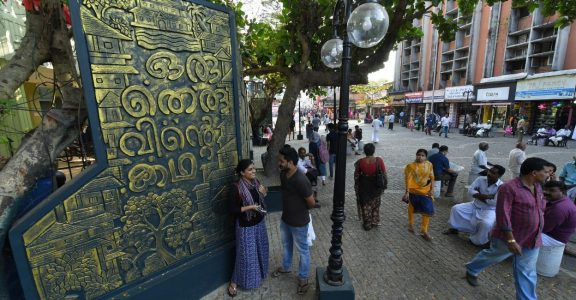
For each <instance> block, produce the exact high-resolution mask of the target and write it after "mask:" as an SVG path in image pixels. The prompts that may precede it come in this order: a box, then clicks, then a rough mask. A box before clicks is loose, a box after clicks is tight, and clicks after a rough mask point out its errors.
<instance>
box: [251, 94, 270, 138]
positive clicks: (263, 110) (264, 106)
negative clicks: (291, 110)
mask: <svg viewBox="0 0 576 300" xmlns="http://www.w3.org/2000/svg"><path fill="white" fill-rule="evenodd" d="M250 100H252V99H250ZM272 102H274V97H266V100H265V101H263V102H259V104H260V105H256V103H254V102H252V101H250V105H249V107H250V128H252V137H254V140H255V138H256V136H258V128H259V127H260V124H262V122H263V121H264V119H266V116H268V112H269V111H270V106H272Z"/></svg>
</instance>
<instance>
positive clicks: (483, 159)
mask: <svg viewBox="0 0 576 300" xmlns="http://www.w3.org/2000/svg"><path fill="white" fill-rule="evenodd" d="M488 148H489V146H488V143H486V142H481V143H480V144H478V150H476V152H474V156H472V164H471V165H470V174H469V175H468V184H472V182H474V180H476V178H478V177H479V176H485V175H486V173H484V172H485V171H486V170H488V169H489V168H488V166H491V165H492V164H491V163H489V162H488V157H487V156H486V151H488ZM480 173H482V174H480Z"/></svg>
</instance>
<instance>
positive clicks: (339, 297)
mask: <svg viewBox="0 0 576 300" xmlns="http://www.w3.org/2000/svg"><path fill="white" fill-rule="evenodd" d="M324 273H326V267H317V268H316V291H317V293H318V299H319V300H353V299H354V298H355V297H356V293H355V292H354V286H353V285H352V278H350V274H348V270H346V267H342V275H343V278H342V280H343V281H344V284H343V285H341V286H333V285H329V284H327V283H326V281H324Z"/></svg>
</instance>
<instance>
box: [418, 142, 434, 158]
mask: <svg viewBox="0 0 576 300" xmlns="http://www.w3.org/2000/svg"><path fill="white" fill-rule="evenodd" d="M436 145H438V144H436ZM418 153H424V155H426V156H428V150H426V149H422V148H420V149H418V150H416V154H418Z"/></svg>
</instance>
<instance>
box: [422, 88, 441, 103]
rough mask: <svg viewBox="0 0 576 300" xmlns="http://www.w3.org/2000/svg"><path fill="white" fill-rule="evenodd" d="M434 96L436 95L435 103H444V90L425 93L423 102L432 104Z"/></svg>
mask: <svg viewBox="0 0 576 300" xmlns="http://www.w3.org/2000/svg"><path fill="white" fill-rule="evenodd" d="M432 95H434V103H442V102H444V90H435V91H425V92H424V98H423V102H424V103H432Z"/></svg>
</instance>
